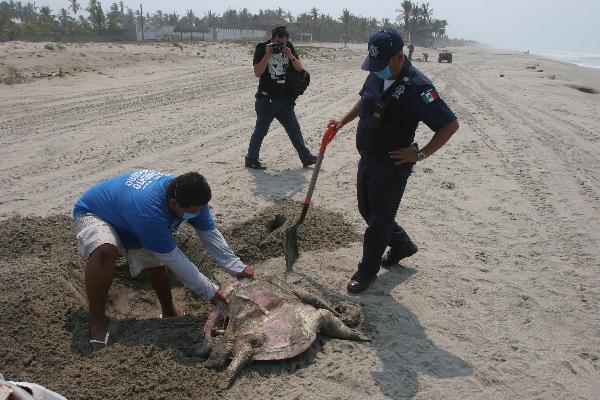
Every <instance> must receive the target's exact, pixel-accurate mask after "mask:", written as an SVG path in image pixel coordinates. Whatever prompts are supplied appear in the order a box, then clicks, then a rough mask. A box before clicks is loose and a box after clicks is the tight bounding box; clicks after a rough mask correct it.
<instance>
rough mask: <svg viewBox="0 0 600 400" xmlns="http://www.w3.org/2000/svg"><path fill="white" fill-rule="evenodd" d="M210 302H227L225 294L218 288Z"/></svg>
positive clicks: (215, 303)
mask: <svg viewBox="0 0 600 400" xmlns="http://www.w3.org/2000/svg"><path fill="white" fill-rule="evenodd" d="M210 302H211V303H213V304H214V305H217V304H218V303H225V304H227V298H226V297H225V296H223V293H221V291H220V290H219V291H218V292H217V293H215V295H214V296H213V298H212V299H210Z"/></svg>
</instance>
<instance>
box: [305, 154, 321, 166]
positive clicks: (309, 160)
mask: <svg viewBox="0 0 600 400" xmlns="http://www.w3.org/2000/svg"><path fill="white" fill-rule="evenodd" d="M318 158H319V157H317V156H310V157H308V158H307V159H306V161H304V162H302V166H303V167H304V168H308V167H310V166H311V165H314V164H315V163H316V162H317V159H318Z"/></svg>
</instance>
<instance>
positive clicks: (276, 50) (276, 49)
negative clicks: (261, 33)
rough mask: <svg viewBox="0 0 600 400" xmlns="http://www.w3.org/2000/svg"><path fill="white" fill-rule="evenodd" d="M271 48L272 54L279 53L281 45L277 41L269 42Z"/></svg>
mask: <svg viewBox="0 0 600 400" xmlns="http://www.w3.org/2000/svg"><path fill="white" fill-rule="evenodd" d="M271 49H273V54H279V53H281V51H282V50H283V46H282V45H281V44H280V43H278V42H273V43H271Z"/></svg>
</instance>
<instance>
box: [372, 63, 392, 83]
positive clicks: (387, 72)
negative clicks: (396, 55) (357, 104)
mask: <svg viewBox="0 0 600 400" xmlns="http://www.w3.org/2000/svg"><path fill="white" fill-rule="evenodd" d="M374 74H375V75H377V77H378V78H379V79H384V80H385V79H390V78H391V77H392V70H391V69H390V66H389V65H388V66H387V67H385V68H384V69H382V70H381V71H377V72H374Z"/></svg>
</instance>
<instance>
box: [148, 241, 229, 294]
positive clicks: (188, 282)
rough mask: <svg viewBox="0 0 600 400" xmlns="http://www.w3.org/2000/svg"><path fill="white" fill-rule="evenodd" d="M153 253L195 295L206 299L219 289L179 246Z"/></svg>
mask: <svg viewBox="0 0 600 400" xmlns="http://www.w3.org/2000/svg"><path fill="white" fill-rule="evenodd" d="M153 254H154V255H155V256H156V257H157V258H158V259H159V261H160V262H161V263H162V264H163V265H166V266H167V268H169V269H170V270H171V271H173V273H175V275H177V277H178V278H179V279H180V280H181V282H183V284H184V285H185V286H186V287H187V288H189V289H190V290H191V291H192V292H194V293H196V294H197V295H199V296H202V297H204V298H206V299H212V298H213V296H214V295H215V293H217V291H218V290H219V287H218V286H217V285H215V284H214V283H212V282H211V281H210V280H209V279H208V278H207V277H206V276H204V275H202V274H201V273H200V271H198V268H196V266H195V265H194V263H193V262H191V261H190V260H189V258H187V256H186V255H185V254H183V251H181V250H180V249H179V247H175V249H174V250H173V251H172V252H170V253H166V254H163V253H156V252H153Z"/></svg>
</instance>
